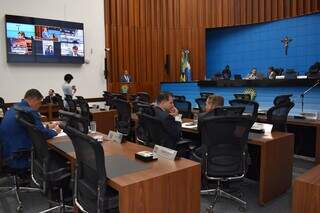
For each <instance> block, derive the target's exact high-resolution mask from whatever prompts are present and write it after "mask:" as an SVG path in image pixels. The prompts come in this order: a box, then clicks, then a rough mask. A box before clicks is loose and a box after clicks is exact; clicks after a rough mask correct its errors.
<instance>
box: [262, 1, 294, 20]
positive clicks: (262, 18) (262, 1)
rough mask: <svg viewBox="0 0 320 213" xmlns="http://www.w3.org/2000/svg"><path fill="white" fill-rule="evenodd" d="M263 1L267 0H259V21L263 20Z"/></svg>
mask: <svg viewBox="0 0 320 213" xmlns="http://www.w3.org/2000/svg"><path fill="white" fill-rule="evenodd" d="M265 1H269V0H259V22H263V21H265ZM289 1H290V0H289Z"/></svg>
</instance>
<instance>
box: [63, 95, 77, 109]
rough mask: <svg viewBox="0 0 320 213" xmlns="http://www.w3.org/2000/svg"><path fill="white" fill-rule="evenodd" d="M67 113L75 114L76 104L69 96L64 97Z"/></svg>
mask: <svg viewBox="0 0 320 213" xmlns="http://www.w3.org/2000/svg"><path fill="white" fill-rule="evenodd" d="M64 100H65V101H66V102H67V106H68V111H69V112H77V103H76V102H75V101H74V100H73V99H72V96H71V95H66V97H65V99H64Z"/></svg>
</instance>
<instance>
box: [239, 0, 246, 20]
mask: <svg viewBox="0 0 320 213" xmlns="http://www.w3.org/2000/svg"><path fill="white" fill-rule="evenodd" d="M246 4H247V1H246V0H240V10H241V11H240V20H241V21H240V24H242V25H243V24H246V19H247V10H246V6H247V5H246Z"/></svg>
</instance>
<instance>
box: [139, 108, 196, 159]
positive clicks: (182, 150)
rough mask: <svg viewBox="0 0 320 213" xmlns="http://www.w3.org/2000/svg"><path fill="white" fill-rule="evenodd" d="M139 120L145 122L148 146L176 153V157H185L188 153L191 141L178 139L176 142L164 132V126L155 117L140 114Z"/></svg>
mask: <svg viewBox="0 0 320 213" xmlns="http://www.w3.org/2000/svg"><path fill="white" fill-rule="evenodd" d="M140 118H142V119H143V121H144V122H145V128H146V130H145V131H146V134H147V135H148V137H149V138H148V140H149V141H148V145H149V146H153V145H160V146H164V147H167V148H169V149H174V150H176V151H178V153H177V155H178V156H183V157H187V156H188V155H189V151H190V145H191V141H190V140H186V139H182V138H179V140H176V139H175V138H173V137H172V136H170V134H169V133H168V132H167V131H166V128H165V127H164V126H163V125H164V124H163V123H162V122H161V120H159V119H158V118H157V117H154V116H151V115H148V114H145V113H141V115H140Z"/></svg>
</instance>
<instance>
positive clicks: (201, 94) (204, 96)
mask: <svg viewBox="0 0 320 213" xmlns="http://www.w3.org/2000/svg"><path fill="white" fill-rule="evenodd" d="M210 95H214V93H213V92H200V97H201V98H205V99H207V98H208V96H210Z"/></svg>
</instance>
